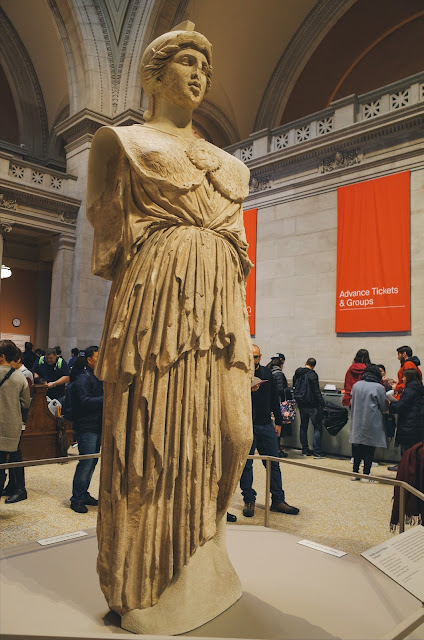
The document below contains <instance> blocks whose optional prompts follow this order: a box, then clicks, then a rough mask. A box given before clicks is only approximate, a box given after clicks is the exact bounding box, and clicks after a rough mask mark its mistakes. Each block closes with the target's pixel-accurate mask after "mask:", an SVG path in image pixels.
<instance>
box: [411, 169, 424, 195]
mask: <svg viewBox="0 0 424 640" xmlns="http://www.w3.org/2000/svg"><path fill="white" fill-rule="evenodd" d="M416 190H424V169H418V170H417V171H411V191H416Z"/></svg>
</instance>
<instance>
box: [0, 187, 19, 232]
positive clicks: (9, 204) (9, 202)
mask: <svg viewBox="0 0 424 640" xmlns="http://www.w3.org/2000/svg"><path fill="white" fill-rule="evenodd" d="M0 207H3V208H4V209H16V208H17V202H16V200H14V199H12V198H7V197H6V196H5V195H4V193H0ZM9 231H10V229H9Z"/></svg>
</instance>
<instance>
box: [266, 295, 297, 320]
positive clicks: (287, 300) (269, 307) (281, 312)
mask: <svg viewBox="0 0 424 640" xmlns="http://www.w3.org/2000/svg"><path fill="white" fill-rule="evenodd" d="M294 300H295V297H294V295H291V296H290V295H287V296H284V298H283V297H281V298H262V297H261V296H258V297H257V300H256V318H257V319H259V318H261V317H262V318H263V317H267V318H284V317H286V316H294Z"/></svg>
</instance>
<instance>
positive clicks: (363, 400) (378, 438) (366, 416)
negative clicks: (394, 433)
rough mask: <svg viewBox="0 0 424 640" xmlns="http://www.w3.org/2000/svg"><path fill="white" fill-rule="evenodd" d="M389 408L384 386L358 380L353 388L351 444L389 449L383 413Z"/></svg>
mask: <svg viewBox="0 0 424 640" xmlns="http://www.w3.org/2000/svg"><path fill="white" fill-rule="evenodd" d="M388 406H389V403H388V401H387V398H386V392H385V390H384V387H383V385H382V384H380V383H379V382H367V381H365V380H358V382H356V383H355V384H354V385H353V387H352V413H351V416H350V436H349V442H350V443H351V444H366V445H368V446H369V447H387V436H386V431H385V429H384V420H383V412H385V411H387V409H388Z"/></svg>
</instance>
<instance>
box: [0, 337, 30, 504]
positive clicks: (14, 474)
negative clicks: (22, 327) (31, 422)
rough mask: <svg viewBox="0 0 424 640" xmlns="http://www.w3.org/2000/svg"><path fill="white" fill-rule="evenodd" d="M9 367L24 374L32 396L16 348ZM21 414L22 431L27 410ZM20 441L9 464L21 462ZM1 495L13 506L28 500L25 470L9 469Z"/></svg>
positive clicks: (28, 373) (26, 375) (26, 374)
mask: <svg viewBox="0 0 424 640" xmlns="http://www.w3.org/2000/svg"><path fill="white" fill-rule="evenodd" d="M10 364H11V366H12V367H13V368H14V369H16V370H17V371H20V372H21V373H23V374H24V376H25V378H26V381H27V383H28V387H29V393H30V396H32V389H33V385H34V378H33V375H32V373H31V371H30V370H29V369H27V368H26V367H25V365H23V364H22V351H21V350H20V349H18V348H16V354H15V357H14V359H13V360H12V362H11V363H10ZM21 414H22V431H21V436H22V433H23V430H24V429H25V423H26V421H27V418H28V409H24V408H22V409H21ZM20 444H21V441H20V439H19V444H18V448H17V449H16V451H13V452H11V453H10V455H9V462H22V460H23V458H22V451H21V447H20ZM3 495H4V496H8V497H7V498H6V500H5V504H14V503H15V502H21V500H26V499H27V498H28V494H27V490H26V488H25V469H24V467H15V468H12V469H9V481H8V483H7V485H6V486H5V488H4V489H3Z"/></svg>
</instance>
